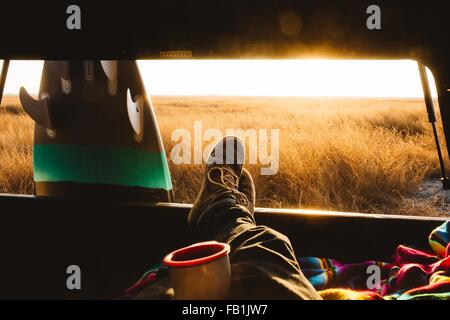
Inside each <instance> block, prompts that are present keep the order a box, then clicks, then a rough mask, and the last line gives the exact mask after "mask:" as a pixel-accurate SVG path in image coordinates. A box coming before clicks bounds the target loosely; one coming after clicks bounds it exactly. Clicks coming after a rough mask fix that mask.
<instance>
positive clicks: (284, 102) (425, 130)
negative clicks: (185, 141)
mask: <svg viewBox="0 0 450 320" xmlns="http://www.w3.org/2000/svg"><path fill="white" fill-rule="evenodd" d="M11 99H12V98H11ZM15 104H17V102H15V103H14V100H10V101H8V100H6V101H5V102H4V103H3V105H4V106H6V105H9V106H11V105H15ZM153 104H154V107H155V111H156V115H157V118H158V122H159V126H160V129H161V133H162V136H163V141H164V144H165V148H166V152H167V154H170V150H171V149H172V148H173V146H174V144H175V142H172V141H171V133H172V131H173V130H174V129H177V128H185V129H188V130H189V131H191V133H192V134H193V124H194V121H198V120H201V121H202V122H203V129H204V130H206V129H207V128H217V129H220V130H222V132H225V129H227V128H240V129H250V128H257V129H271V128H278V129H279V130H280V168H279V172H278V173H277V174H276V175H273V176H261V175H260V174H259V168H260V166H259V165H249V166H248V168H249V170H250V172H251V173H252V174H253V176H254V180H255V184H256V190H257V205H258V206H269V207H289V208H298V207H305V208H321V209H330V210H342V211H358V212H373V213H393V214H414V215H422V214H423V215H439V214H440V213H439V212H438V211H437V210H435V209H434V208H433V206H432V205H431V204H428V203H419V204H415V205H414V206H412V205H411V203H410V202H406V201H403V200H402V199H403V198H404V197H406V196H407V195H408V193H410V192H412V191H414V190H415V189H417V188H418V186H419V185H420V183H421V182H422V181H423V179H424V178H425V177H429V176H437V175H438V162H437V156H436V152H435V146H434V141H433V139H432V133H431V127H430V125H429V124H428V122H427V117H426V113H425V106H424V104H423V102H422V101H420V100H401V99H399V100H393V99H391V100H379V99H378V100H376V99H331V98H242V97H155V98H154V99H153ZM3 108H4V107H3ZM31 140H32V123H31V121H30V120H29V119H28V118H27V117H26V116H25V115H24V114H23V113H21V111H20V108H19V107H9V109H8V110H4V111H0V192H12V193H32V182H31V179H32V168H31V156H32V151H31V150H32V149H31V143H32V141H31ZM444 147H445V146H444ZM169 165H170V170H171V173H172V180H173V184H174V191H175V197H176V200H177V201H179V202H192V201H193V200H194V199H195V196H196V193H197V191H198V190H199V187H200V183H201V179H202V166H201V165H175V164H173V163H172V162H171V161H169Z"/></svg>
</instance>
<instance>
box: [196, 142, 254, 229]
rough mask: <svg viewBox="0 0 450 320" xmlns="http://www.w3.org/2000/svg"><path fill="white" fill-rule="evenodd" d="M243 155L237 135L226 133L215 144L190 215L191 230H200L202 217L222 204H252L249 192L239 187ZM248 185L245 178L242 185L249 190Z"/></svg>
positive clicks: (242, 148)
mask: <svg viewBox="0 0 450 320" xmlns="http://www.w3.org/2000/svg"><path fill="white" fill-rule="evenodd" d="M244 157H245V154H244V146H243V144H242V142H241V141H240V140H239V139H238V138H236V137H225V138H224V139H222V140H221V141H220V142H219V143H218V144H217V145H216V146H215V147H214V149H213V151H212V152H211V155H210V156H209V158H208V161H207V164H206V168H205V176H204V178H203V184H202V187H201V189H200V192H199V194H198V196H197V199H196V200H195V203H194V205H193V207H192V209H191V211H190V212H189V215H188V224H189V227H190V228H191V230H193V231H199V229H200V225H201V223H202V221H203V219H204V218H205V217H206V216H208V215H209V214H214V212H216V211H218V209H220V208H226V207H229V208H231V207H233V206H236V205H243V206H245V207H247V206H248V205H249V200H248V199H247V197H246V195H245V194H244V193H242V192H240V191H239V190H238V188H239V179H240V178H241V174H242V169H243V163H244ZM246 181H248V179H246ZM248 185H249V184H248V182H246V183H245V184H244V185H243V186H242V188H244V189H245V190H246V191H247V190H248V188H249V187H248Z"/></svg>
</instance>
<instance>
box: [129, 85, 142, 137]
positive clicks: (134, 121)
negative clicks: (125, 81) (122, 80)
mask: <svg viewBox="0 0 450 320" xmlns="http://www.w3.org/2000/svg"><path fill="white" fill-rule="evenodd" d="M127 111H128V118H129V119H130V123H131V126H132V127H133V130H134V133H135V134H134V139H135V140H136V141H137V142H141V141H142V139H143V138H144V97H143V96H141V95H135V96H134V100H133V99H132V98H131V92H130V89H128V90H127Z"/></svg>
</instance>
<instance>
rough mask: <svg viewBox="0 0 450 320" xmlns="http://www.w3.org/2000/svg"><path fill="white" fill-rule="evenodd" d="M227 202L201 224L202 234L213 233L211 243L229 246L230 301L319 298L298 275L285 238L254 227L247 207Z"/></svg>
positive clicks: (276, 233)
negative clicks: (218, 242) (221, 243)
mask: <svg viewBox="0 0 450 320" xmlns="http://www.w3.org/2000/svg"><path fill="white" fill-rule="evenodd" d="M231 203H232V202H230V205H229V206H227V201H222V203H221V204H218V205H217V206H213V208H211V209H212V210H211V214H210V215H208V214H205V216H204V218H203V221H202V222H203V223H202V230H204V234H205V235H207V236H211V235H212V234H215V235H214V236H212V237H213V238H214V239H215V240H217V241H221V242H225V243H228V244H229V245H230V247H231V252H230V263H231V274H232V275H231V277H232V279H231V294H230V298H232V299H321V297H320V295H319V294H318V293H317V291H316V290H315V289H314V287H313V286H312V285H311V284H310V282H309V281H308V280H307V279H306V277H305V276H304V275H303V273H302V272H301V270H300V266H299V265H298V262H297V259H296V256H295V253H294V250H293V248H292V245H291V243H290V241H289V239H288V238H287V237H286V236H285V235H283V234H282V233H280V232H278V231H275V230H273V229H271V228H269V227H266V226H258V225H256V223H255V219H254V217H253V215H252V214H251V213H250V212H249V211H248V210H247V208H245V207H243V206H240V205H233V204H231ZM208 211H210V210H208ZM210 239H211V238H210Z"/></svg>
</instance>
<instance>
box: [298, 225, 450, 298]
mask: <svg viewBox="0 0 450 320" xmlns="http://www.w3.org/2000/svg"><path fill="white" fill-rule="evenodd" d="M449 234H450V221H447V222H446V223H444V224H443V225H441V226H440V227H438V228H436V229H435V230H433V231H432V232H431V234H430V236H429V244H430V247H431V250H430V251H429V252H425V251H421V250H417V249H414V248H410V247H406V246H403V245H401V246H399V247H398V248H397V250H396V252H395V254H394V256H393V259H392V261H390V262H381V261H365V262H362V263H351V264H346V263H341V262H339V261H337V260H333V259H321V258H311V257H307V258H299V259H298V260H299V264H300V267H301V268H302V270H303V273H304V274H305V276H306V277H307V278H308V279H309V281H310V282H311V283H312V284H313V286H314V287H315V288H316V289H318V290H321V291H320V294H321V296H322V297H323V298H324V299H327V300H332V299H334V300H342V299H344V300H378V299H388V300H413V299H448V300H450V245H449ZM376 272H378V273H379V276H378V278H379V280H378V281H373V280H374V279H375V278H376V277H372V278H371V276H372V275H375V274H376ZM371 280H372V281H371ZM368 288H369V289H368Z"/></svg>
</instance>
